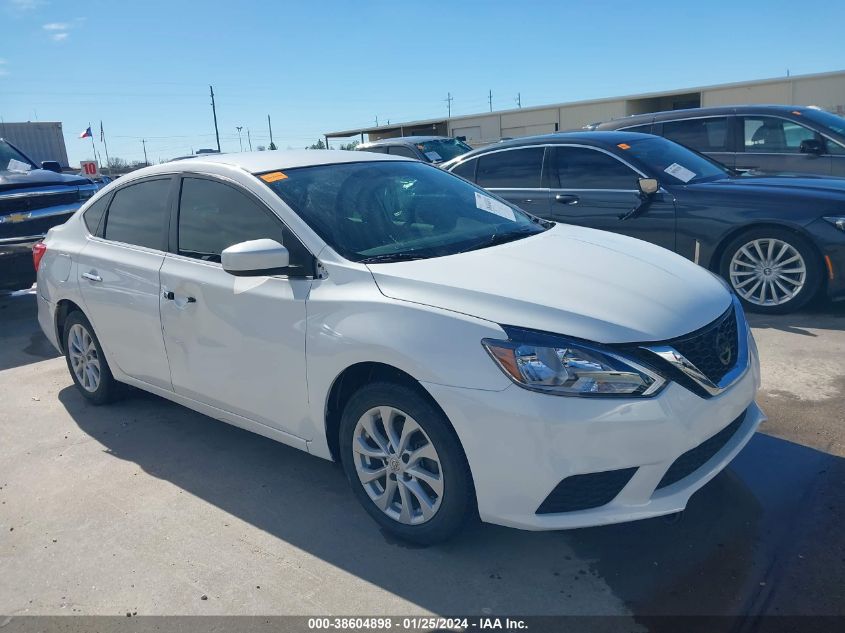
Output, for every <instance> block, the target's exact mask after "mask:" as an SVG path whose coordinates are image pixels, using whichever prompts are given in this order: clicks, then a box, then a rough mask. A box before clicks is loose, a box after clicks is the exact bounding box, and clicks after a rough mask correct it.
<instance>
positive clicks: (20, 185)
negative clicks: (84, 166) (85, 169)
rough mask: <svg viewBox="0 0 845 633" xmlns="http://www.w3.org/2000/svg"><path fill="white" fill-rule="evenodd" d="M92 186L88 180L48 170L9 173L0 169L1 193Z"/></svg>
mask: <svg viewBox="0 0 845 633" xmlns="http://www.w3.org/2000/svg"><path fill="white" fill-rule="evenodd" d="M86 184H91V181H90V180H88V179H87V178H82V177H80V176H71V175H68V174H57V173H56V172H54V171H49V170H47V169H32V170H30V171H9V170H6V169H0V191H9V190H12V189H25V188H28V187H43V186H50V185H68V186H73V187H77V186H79V185H86Z"/></svg>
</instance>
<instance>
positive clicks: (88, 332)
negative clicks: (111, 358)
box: [62, 311, 120, 405]
mask: <svg viewBox="0 0 845 633" xmlns="http://www.w3.org/2000/svg"><path fill="white" fill-rule="evenodd" d="M62 343H63V346H64V349H65V361H66V362H67V368H68V371H70V376H71V378H73V382H74V384H75V385H76V388H77V389H78V390H79V392H80V393H81V394H82V395H83V396H84V397H85V398H86V399H87V400H88V401H89V402H92V403H93V404H97V405H100V404H107V403H109V402H112V401H113V400H114V399H116V398H117V396H118V395H119V387H120V385H119V384H118V382H117V381H116V380H115V379H114V376H112V373H111V369H110V368H109V364H108V361H106V357H105V355H104V354H103V348H102V346H101V345H100V341H99V339H98V338H97V335H96V334H95V333H94V328H92V327H91V323H90V322H89V321H88V319H87V318H85V315H84V314H82V313H81V312H79V311H76V312H71V313H70V314H69V315H68V317H67V319H66V320H65V327H64V332H63V333H62ZM79 363H82V369H81V371H80V372H79V374H80V375H81V376H82V378H80V375H77V370H76V369H74V367H79Z"/></svg>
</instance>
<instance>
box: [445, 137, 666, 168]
mask: <svg viewBox="0 0 845 633" xmlns="http://www.w3.org/2000/svg"><path fill="white" fill-rule="evenodd" d="M640 137H643V138H645V137H648V138H654V137H653V136H652V135H651V134H640V133H639V132H626V131H624V130H620V131H616V130H609V131H595V132H587V131H577V132H555V133H553V134H541V135H538V136H522V137H519V138H514V139H510V140H507V141H500V142H499V143H493V144H491V145H485V146H484V147H480V148H478V149H474V150H472V151H471V152H467V153H466V154H462V155H460V156H457V157H455V158H453V159H452V160H451V161H449V162H448V163H447V164H448V165H449V166H451V165H453V164H454V163H458V162H463V161H464V160H466V159H468V158H471V157H473V156H478V155H479V154H485V153H487V152H491V151H496V150H500V149H506V148H508V147H523V146H526V145H555V144H566V143H576V144H578V143H582V144H584V145H590V146H594V147H613V146H614V145H618V144H619V143H623V142H625V141H630V140H632V139H637V138H640Z"/></svg>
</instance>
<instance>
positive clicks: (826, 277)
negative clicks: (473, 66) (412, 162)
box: [443, 132, 845, 313]
mask: <svg viewBox="0 0 845 633" xmlns="http://www.w3.org/2000/svg"><path fill="white" fill-rule="evenodd" d="M443 168H444V169H447V170H449V171H451V172H453V173H455V174H457V175H459V176H463V177H464V178H466V179H467V180H470V181H472V182H475V183H477V184H478V185H481V186H482V187H485V188H487V189H489V190H490V191H492V192H494V193H496V194H498V195H499V196H501V197H502V198H505V199H506V200H508V201H510V202H512V203H514V204H516V205H518V206H520V207H522V208H523V209H524V210H526V211H528V212H529V213H532V214H533V215H535V216H538V217H541V218H546V219H549V220H554V221H558V222H566V223H570V224H580V225H583V226H589V227H592V228H597V229H604V230H607V231H614V232H616V233H623V234H625V235H630V236H631V237H636V238H639V239H642V240H646V241H648V242H653V243H655V244H658V245H660V246H663V247H665V248H668V249H670V250H673V251H676V252H677V253H679V254H681V255H683V256H684V257H687V258H689V259H691V260H693V261H694V262H696V263H698V264H701V265H702V266H705V267H707V268H709V269H710V270H712V271H714V272H718V273H719V274H721V275H722V276H723V277H724V278H725V279H727V280H728V281H729V282H730V284H731V286H732V287H733V289H734V291H735V292H736V294H737V295H738V296H739V297H740V299H742V301H743V303H744V304H745V305H746V307H747V308H749V309H752V310H756V311H758V312H769V313H784V312H790V311H792V310H795V309H797V308H799V307H801V306H802V305H804V304H805V303H806V302H807V301H809V300H810V299H812V298H813V297H814V296H815V295H816V294H817V293H818V292H820V291H822V289H823V290H824V291H826V292H827V294H828V295H829V296H830V297H832V298H845V179H839V178H813V177H800V176H751V175H745V176H739V175H737V174H735V173H734V172H731V171H729V170H727V169H726V168H725V167H724V166H722V165H721V164H719V163H717V162H715V161H712V160H710V159H708V158H707V157H705V156H702V155H701V154H698V153H696V152H693V151H691V150H689V149H687V148H685V147H683V146H681V145H678V144H677V143H673V142H672V141H669V140H666V139H664V138H660V137H657V136H652V135H648V134H637V133H634V132H571V133H560V134H549V135H545V136H535V137H527V138H521V139H516V140H512V141H506V142H503V143H498V144H496V145H491V146H489V147H486V148H483V149H479V150H475V151H473V152H470V153H468V154H465V155H463V156H461V157H459V158H457V159H455V160H453V161H450V162H449V163H446V164H445V165H443ZM584 265H585V266H589V265H590V262H584ZM538 274H542V271H538ZM619 278H620V283H624V282H625V271H624V270H620V271H619ZM664 299H665V300H671V298H664Z"/></svg>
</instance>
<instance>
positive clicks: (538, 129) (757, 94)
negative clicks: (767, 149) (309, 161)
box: [325, 71, 845, 146]
mask: <svg viewBox="0 0 845 633" xmlns="http://www.w3.org/2000/svg"><path fill="white" fill-rule="evenodd" d="M761 103H770V104H788V105H792V104H794V105H815V106H819V107H820V108H823V109H825V110H828V111H830V112H836V113H838V114H844V115H845V71H836V72H828V73H818V74H813V75H795V76H791V77H781V78H778V79H763V80H759V81H746V82H741V83H731V84H721V85H716V86H704V87H700V88H684V89H679V90H669V91H664V92H653V93H647V94H639V95H632V96H626V97H611V98H607V99H592V100H589V101H575V102H570V103H557V104H553V105H546V106H537V107H532V108H518V109H514V110H502V111H499V112H489V113H484V114H477V115H465V116H454V117H448V118H437V119H425V120H420V121H409V122H406V123H399V124H392V125H382V126H377V127H365V128H356V129H352V130H341V131H337V132H329V133H327V134H326V135H325V136H326V142H328V140H329V139H332V138H335V139H339V138H344V139H345V138H351V137H360V140H361V141H364V140H365V139H364V135H365V134H366V135H367V137H368V139H367V140H371V141H374V140H378V139H383V138H393V137H397V136H416V135H438V136H464V137H466V139H467V142H469V143H470V144H471V145H476V146H478V145H485V144H487V143H493V142H495V141H498V140H499V139H502V138H508V137H517V136H529V135H532V134H548V133H551V132H556V131H563V130H572V129H579V128H582V127H583V126H585V125H587V124H589V123H596V122H599V121H607V120H608V119H615V118H619V117H624V116H628V115H631V114H644V113H647V112H658V111H661V110H679V109H682V108H697V107H707V106H721V105H749V104H761Z"/></svg>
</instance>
